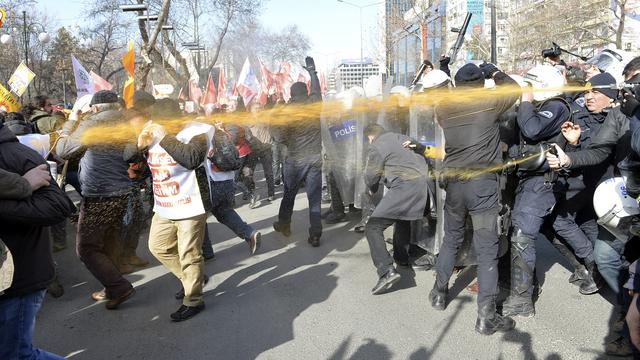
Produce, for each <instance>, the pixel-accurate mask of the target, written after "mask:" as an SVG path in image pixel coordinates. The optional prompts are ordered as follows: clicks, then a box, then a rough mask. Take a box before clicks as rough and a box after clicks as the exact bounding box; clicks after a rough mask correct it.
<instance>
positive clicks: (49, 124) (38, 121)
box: [29, 110, 62, 134]
mask: <svg viewBox="0 0 640 360" xmlns="http://www.w3.org/2000/svg"><path fill="white" fill-rule="evenodd" d="M29 122H30V123H31V124H32V125H33V126H34V127H35V131H36V132H37V133H38V134H49V133H52V132H54V131H56V130H58V129H59V128H60V127H61V125H62V121H61V119H60V117H58V116H56V115H53V114H49V113H48V112H45V111H42V110H35V111H34V112H33V115H31V118H29Z"/></svg>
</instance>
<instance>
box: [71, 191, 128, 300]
mask: <svg viewBox="0 0 640 360" xmlns="http://www.w3.org/2000/svg"><path fill="white" fill-rule="evenodd" d="M128 203H129V195H124V196H118V197H85V198H83V199H82V202H81V203H80V217H79V219H78V236H77V240H76V241H77V244H76V251H77V253H78V257H80V260H81V261H82V262H83V263H84V265H85V266H86V267H87V269H89V271H90V272H91V274H93V276H94V277H95V278H96V279H98V280H99V281H100V283H101V284H102V285H103V286H104V288H105V291H106V294H107V298H111V299H112V298H116V297H119V296H122V295H123V294H124V293H125V292H127V291H128V290H129V289H131V288H132V286H131V283H130V282H129V281H128V280H127V279H125V278H124V277H122V274H120V272H119V271H118V268H117V267H116V264H115V263H114V260H116V259H118V258H119V256H120V254H121V252H122V228H123V218H124V215H125V213H126V211H127V205H128Z"/></svg>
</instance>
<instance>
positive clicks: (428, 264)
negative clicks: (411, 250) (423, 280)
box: [411, 253, 436, 271]
mask: <svg viewBox="0 0 640 360" xmlns="http://www.w3.org/2000/svg"><path fill="white" fill-rule="evenodd" d="M435 265H436V257H435V256H434V255H433V254H430V253H426V254H424V255H422V256H420V257H419V258H417V259H413V261H412V262H411V267H412V268H413V270H422V271H427V270H431V269H432V268H433V267H434V266H435Z"/></svg>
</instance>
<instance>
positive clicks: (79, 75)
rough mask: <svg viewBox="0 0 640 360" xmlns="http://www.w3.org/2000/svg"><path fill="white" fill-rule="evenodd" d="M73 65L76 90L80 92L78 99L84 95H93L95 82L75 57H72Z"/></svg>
mask: <svg viewBox="0 0 640 360" xmlns="http://www.w3.org/2000/svg"><path fill="white" fill-rule="evenodd" d="M71 63H72V64H73V76H74V77H75V78H76V90H77V91H78V98H80V97H82V96H83V95H87V94H93V93H94V92H95V91H94V89H93V81H92V80H91V75H89V72H88V71H87V70H85V68H84V67H83V66H82V64H80V62H79V61H78V59H76V57H75V56H73V55H71Z"/></svg>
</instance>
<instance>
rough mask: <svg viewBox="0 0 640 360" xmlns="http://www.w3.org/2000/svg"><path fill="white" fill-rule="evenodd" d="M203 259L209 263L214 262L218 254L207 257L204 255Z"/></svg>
mask: <svg viewBox="0 0 640 360" xmlns="http://www.w3.org/2000/svg"><path fill="white" fill-rule="evenodd" d="M202 257H203V258H204V261H209V260H213V259H215V258H216V254H207V255H204V254H203V255H202Z"/></svg>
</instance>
